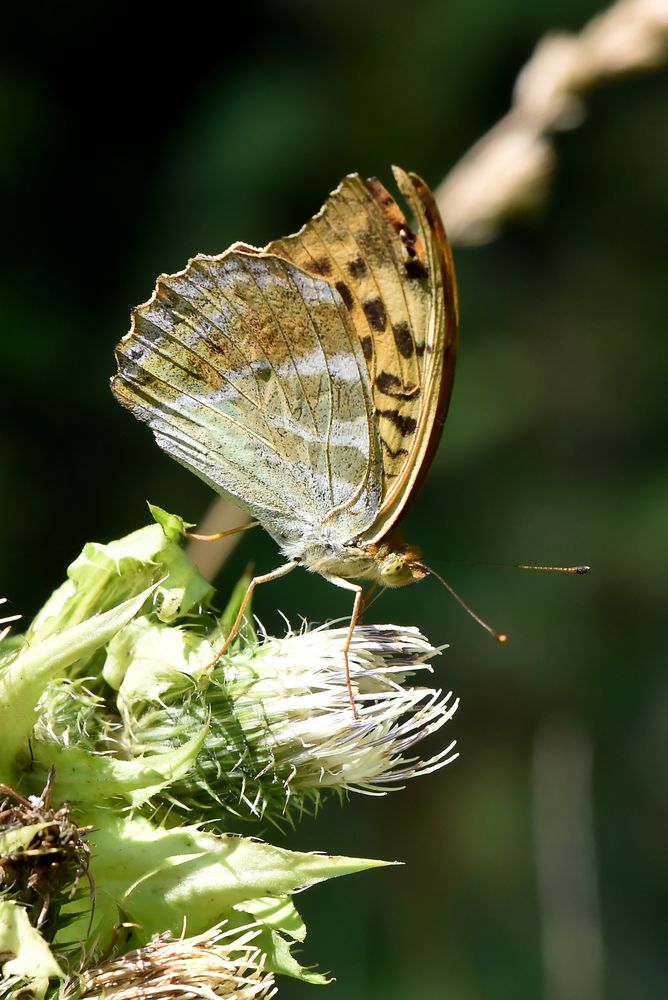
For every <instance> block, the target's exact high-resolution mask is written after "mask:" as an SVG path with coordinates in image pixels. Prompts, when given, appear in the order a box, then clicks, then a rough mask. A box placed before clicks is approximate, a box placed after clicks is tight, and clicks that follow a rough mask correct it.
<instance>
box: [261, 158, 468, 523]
mask: <svg viewBox="0 0 668 1000" xmlns="http://www.w3.org/2000/svg"><path fill="white" fill-rule="evenodd" d="M394 175H395V178H396V181H397V184H398V186H399V188H400V190H401V192H402V194H403V195H404V197H405V199H406V201H407V202H408V205H409V207H410V208H411V209H412V211H413V214H414V215H415V217H416V219H417V222H418V224H419V228H420V233H419V235H416V234H414V233H413V232H412V230H411V228H410V227H409V225H408V223H407V221H406V218H405V216H404V214H403V212H402V211H401V209H400V208H399V206H398V205H397V203H396V202H395V200H394V198H392V196H391V195H390V194H389V193H388V192H387V191H386V190H385V188H384V187H383V185H382V184H381V183H380V182H379V181H377V180H376V179H375V178H373V179H371V180H368V181H366V182H365V181H363V180H362V179H361V178H360V177H359V175H357V174H351V175H350V176H348V177H346V178H344V180H343V181H342V182H341V184H340V185H339V187H338V188H337V189H336V191H334V192H333V193H332V194H331V195H330V197H329V198H328V200H327V201H326V202H325V204H324V205H323V207H322V209H321V210H320V212H318V214H317V215H316V216H314V218H313V219H311V221H310V222H308V223H307V224H306V225H305V226H304V228H303V229H301V230H300V231H299V232H298V233H297V234H295V235H294V236H290V237H287V238H285V239H282V240H275V241H274V242H272V243H270V244H269V246H268V247H267V248H266V250H265V252H270V253H274V254H278V255H279V256H281V257H284V258H286V259H288V260H290V261H292V262H293V263H296V264H298V265H299V266H300V267H302V268H304V270H306V271H309V272H310V273H312V274H316V275H318V276H320V277H324V278H325V279H326V280H327V281H329V282H330V283H331V284H333V285H334V286H335V287H336V288H337V290H338V291H339V293H340V295H341V297H342V298H343V300H344V302H345V304H346V306H347V308H348V310H349V312H350V317H351V319H352V321H353V325H354V327H355V329H356V331H357V334H358V336H359V338H360V343H361V345H362V350H363V353H364V358H365V361H366V364H367V368H368V371H369V376H370V380H371V384H372V391H373V399H374V405H375V410H376V419H377V423H378V430H379V435H380V440H381V443H382V459H383V499H382V504H381V508H380V511H379V513H378V516H377V518H376V520H375V521H374V524H373V525H372V526H371V528H370V529H369V531H368V532H367V533H365V540H366V541H368V542H376V541H379V540H380V539H381V538H382V537H383V536H384V535H385V534H387V532H388V531H389V530H390V529H391V528H392V527H393V525H395V524H396V523H397V522H398V520H399V519H400V517H401V516H402V514H403V513H405V511H406V509H407V507H408V506H409V504H410V502H411V500H412V498H413V497H414V495H415V492H416V490H417V489H418V488H419V486H420V484H421V482H422V480H423V478H424V476H425V474H426V472H427V469H428V467H429V465H430V464H431V460H432V458H433V456H434V453H435V450H436V447H437V445H438V441H439V439H440V435H441V431H442V428H443V423H444V420H445V415H446V411H447V406H448V402H449V398H450V391H451V388H452V379H453V375H454V364H455V354H456V348H457V337H458V315H457V294H456V288H455V278H454V268H453V263H452V255H451V252H450V248H449V246H448V242H447V239H446V236H445V232H444V229H443V224H442V222H441V219H440V215H439V213H438V209H437V208H436V205H435V203H434V200H433V197H432V195H431V192H430V191H429V189H428V188H427V186H426V185H425V184H424V182H423V181H421V180H420V178H419V177H417V176H416V175H415V174H407V173H405V172H404V171H403V170H400V169H399V168H397V167H395V168H394Z"/></svg>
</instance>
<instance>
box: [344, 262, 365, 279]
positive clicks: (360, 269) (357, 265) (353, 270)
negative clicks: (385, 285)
mask: <svg viewBox="0 0 668 1000" xmlns="http://www.w3.org/2000/svg"><path fill="white" fill-rule="evenodd" d="M366 272H367V267H366V261H365V260H364V259H363V258H362V257H356V258H355V260H351V261H349V262H348V273H349V274H350V277H351V278H363V277H364V275H365V274H366Z"/></svg>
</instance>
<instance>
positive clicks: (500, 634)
mask: <svg viewBox="0 0 668 1000" xmlns="http://www.w3.org/2000/svg"><path fill="white" fill-rule="evenodd" d="M412 565H413V566H417V567H418V568H419V569H422V570H424V571H425V573H428V574H429V576H434V577H436V579H437V580H438V582H439V583H442V584H443V586H444V587H445V589H446V590H447V591H448V593H449V594H451V595H452V597H454V599H455V600H456V601H457V604H459V606H460V607H462V608H463V609H464V611H466V613H467V614H469V615H470V616H471V618H473V620H474V621H476V622H477V623H478V625H482V627H483V628H484V629H485V630H486V631H487V632H489V634H490V635H492V636H494V638H495V639H496V641H497V642H507V641H508V636H507V635H506V634H505V632H497V630H496V629H495V628H492V626H491V625H489V624H488V623H487V622H486V621H485V620H484V619H483V618H481V617H480V615H477V614H476V613H475V611H474V610H473V608H472V607H470V606H469V605H468V604H467V603H466V601H465V600H464V598H463V597H460V596H459V594H458V593H457V591H456V590H454V589H453V588H452V587H451V586H450V584H449V583H448V582H447V580H444V579H443V577H442V576H441V575H440V574H439V573H437V572H436V571H435V570H433V569H431V568H430V567H429V566H426V565H425V564H424V563H422V562H415V563H412Z"/></svg>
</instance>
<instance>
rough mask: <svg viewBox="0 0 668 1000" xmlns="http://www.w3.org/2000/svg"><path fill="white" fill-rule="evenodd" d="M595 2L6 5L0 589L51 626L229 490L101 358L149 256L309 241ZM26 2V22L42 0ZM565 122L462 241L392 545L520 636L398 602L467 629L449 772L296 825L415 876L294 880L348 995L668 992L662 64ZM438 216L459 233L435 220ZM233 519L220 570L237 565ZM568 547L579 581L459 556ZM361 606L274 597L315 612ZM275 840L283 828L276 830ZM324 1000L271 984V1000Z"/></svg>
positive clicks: (326, 846) (475, 115)
mask: <svg viewBox="0 0 668 1000" xmlns="http://www.w3.org/2000/svg"><path fill="white" fill-rule="evenodd" d="M599 9H600V8H599V6H598V5H597V4H596V3H593V2H589V0H562V2H556V0H546V2H543V3H541V4H535V3H531V2H527V0H524V2H521V0H510V2H508V3H499V2H498V0H451V2H439V0H413V2H411V3H410V4H406V3H398V2H394V0H393V2H386V3H384V4H382V5H381V4H372V3H366V4H365V3H359V2H358V3H346V2H336V0H334V2H330V3H328V4H325V3H313V2H311V3H306V2H301V3H300V2H288V3H283V4H278V3H276V4H263V3H256V2H249V3H247V4H245V5H243V4H242V5H238V4H237V5H224V4H223V5H220V7H218V8H217V9H215V10H214V8H213V7H211V8H210V9H208V8H207V7H202V6H201V5H193V6H185V7H184V8H183V9H182V10H181V12H180V13H179V14H178V15H177V14H169V13H167V12H166V10H165V9H162V8H156V9H155V10H154V11H152V10H151V9H150V8H149V7H148V6H145V7H143V8H142V9H141V10H140V8H139V6H138V5H135V6H132V7H130V6H128V7H127V8H125V7H124V6H123V5H122V4H121V5H118V4H114V5H106V4H105V3H98V4H92V5H88V4H83V3H81V2H80V0H70V2H68V3H57V4H48V5H46V4H43V5H39V4H38V5H36V6H33V7H31V13H30V14H27V13H22V12H21V11H20V10H19V8H18V7H14V8H13V9H12V10H11V11H6V12H5V13H4V15H3V22H4V30H3V39H2V41H1V42H0V46H1V51H2V56H1V62H0V120H1V122H2V155H1V157H0V185H1V188H2V194H1V203H2V241H1V243H2V248H1V252H2V254H3V256H4V263H3V267H2V270H1V271H0V303H1V309H2V330H1V333H0V337H1V338H2V339H1V344H2V355H1V357H2V362H1V365H2V372H3V377H2V393H1V395H0V407H1V420H0V475H1V482H2V491H1V501H2V507H1V509H0V553H1V558H0V594H2V595H6V596H7V597H9V598H11V599H12V602H13V604H12V610H16V611H21V612H23V613H24V614H25V615H27V616H31V615H32V614H33V613H34V612H35V611H36V610H37V609H38V608H39V606H40V605H41V603H42V602H43V601H44V599H45V598H46V597H47V595H48V594H49V593H50V591H51V590H52V589H53V588H54V587H55V586H56V585H57V584H58V583H59V582H60V581H61V579H62V578H63V575H64V572H65V567H66V565H67V564H68V563H69V562H70V561H71V560H72V558H73V557H74V556H75V555H76V554H77V553H78V552H79V550H80V549H81V547H82V545H83V543H84V542H85V541H86V540H88V539H99V540H108V539H110V538H114V537H118V536H120V535H122V534H124V533H126V532H128V531H130V530H132V529H133V528H135V527H138V526H140V525H141V524H143V523H145V522H146V521H147V511H146V507H145V500H146V499H147V498H148V499H150V500H152V501H153V502H155V503H158V504H160V505H162V506H163V507H165V508H167V509H169V510H173V511H177V512H179V513H181V514H182V515H183V516H184V517H186V518H187V519H189V520H191V521H197V520H198V519H199V518H200V517H201V515H202V514H203V513H204V511H205V510H206V508H207V506H208V504H209V502H210V499H211V495H210V493H209V492H208V491H207V489H206V488H205V487H204V486H203V485H202V484H201V483H200V482H199V481H198V480H196V479H195V478H194V477H193V476H191V475H190V474H188V473H187V472H186V471H184V470H182V469H181V468H179V467H178V466H177V465H176V464H174V463H173V462H171V461H170V460H169V459H168V458H167V457H166V456H165V455H163V454H162V452H160V451H159V450H158V448H157V447H156V446H155V444H154V442H153V439H152V436H151V434H150V433H149V432H148V430H147V428H145V427H144V426H140V425H139V424H138V423H137V422H135V421H134V420H132V418H131V417H130V416H129V414H128V413H126V412H125V411H123V410H122V409H121V408H120V407H119V406H118V405H117V404H116V403H115V402H114V400H113V399H112V396H111V394H110V392H109V390H108V379H109V376H110V375H111V374H112V371H113V369H114V362H113V347H114V344H115V343H116V341H117V340H118V339H119V337H120V336H121V335H122V334H123V333H124V332H125V331H126V329H127V327H128V313H129V309H130V307H131V306H132V305H134V304H136V303H138V302H141V301H144V300H145V299H146V298H147V297H148V295H149V294H150V292H151V290H152V288H153V283H154V279H155V276H156V275H157V274H158V273H159V272H160V271H172V270H176V269H178V268H180V267H182V266H183V265H184V263H185V261H186V259H187V258H188V257H189V256H191V255H192V254H194V253H196V252H198V251H205V252H209V253H215V252H219V251H221V250H223V249H225V248H226V247H227V246H228V244H230V243H231V242H233V241H234V240H237V239H240V240H245V241H248V242H251V243H255V244H263V243H266V242H267V241H268V240H270V239H272V238H273V237H276V236H279V235H283V234H286V233H289V232H293V231H294V230H295V229H297V228H299V226H300V225H301V224H302V223H303V222H305V221H306V220H307V218H309V217H310V216H311V215H312V214H313V212H314V211H316V209H317V208H319V206H320V204H321V203H322V201H323V199H324V197H325V195H326V193H327V192H328V191H329V190H330V189H331V188H333V187H334V186H335V185H336V184H337V183H338V181H339V179H340V177H341V176H342V175H343V174H344V173H346V172H349V171H351V170H358V171H360V172H362V173H364V174H378V175H379V176H380V177H381V179H383V180H384V181H386V182H388V181H389V180H390V173H389V165H390V163H392V162H396V163H399V164H401V165H402V166H404V167H406V168H408V169H413V170H416V171H417V172H419V173H420V174H422V175H423V176H424V177H425V179H426V180H427V181H428V182H430V183H431V184H432V185H434V186H435V185H436V184H438V182H439V181H440V180H441V179H442V178H443V177H444V176H445V174H446V173H447V171H448V170H449V169H450V167H451V166H452V165H453V164H454V163H455V162H456V161H457V160H458V159H459V157H460V156H461V155H462V154H463V153H464V152H465V151H466V150H467V149H468V147H469V146H470V145H471V144H472V143H473V142H474V141H475V140H476V139H477V138H478V137H479V136H480V135H482V134H483V132H484V131H485V130H487V129H488V128H489V127H490V126H491V125H492V124H493V123H494V122H495V121H496V120H497V119H498V118H499V117H500V116H501V115H502V114H503V113H504V112H505V110H506V108H507V106H508V103H509V99H510V94H511V89H512V83H513V80H514V78H515V75H516V74H517V72H518V70H519V68H520V67H521V65H522V64H523V63H524V62H525V61H526V59H527V58H528V56H529V55H530V53H531V51H532V49H533V46H534V44H535V42H536V41H537V40H538V38H539V37H540V36H541V35H542V34H543V33H544V32H545V31H546V30H548V29H550V28H553V27H562V28H570V29H578V28H579V27H581V26H582V24H584V22H585V21H586V20H587V19H588V18H589V17H591V16H592V15H593V14H594V13H595V12H596V11H597V10H599ZM26 10H27V9H26ZM588 108H589V113H588V118H587V121H586V122H585V123H584V125H583V126H582V127H581V128H580V129H579V130H577V131H575V132H572V133H566V134H563V135H562V136H560V137H559V139H558V143H557V148H558V153H559V169H558V173H557V176H556V178H555V184H554V188H553V193H552V196H551V198H550V200H549V202H548V203H547V204H546V206H545V208H544V209H543V211H542V212H541V213H540V215H539V216H538V217H534V218H533V219H531V220H528V221H525V222H521V223H516V224H514V225H513V226H511V227H509V228H507V229H506V230H505V231H504V233H503V234H502V236H501V238H499V239H498V240H497V241H496V242H494V243H492V244H490V245H489V246H486V247H484V248H480V249H468V250H462V249H458V250H457V251H456V254H455V257H456V264H457V268H458V276H459V284H460V295H461V306H462V349H461V356H460V364H459V369H458V374H457V379H456V382H455V390H454V396H453V403H452V407H451V411H450V416H449V418H448V424H447V428H446V432H445V435H444V441H443V444H442V447H441V450H440V452H439V455H438V457H437V460H436V463H435V467H434V469H433V471H432V473H431V475H430V477H429V480H428V482H427V484H426V486H425V488H424V491H423V492H422V494H421V496H420V498H419V499H418V501H417V502H416V504H415V508H414V510H413V512H412V515H411V516H410V517H409V518H408V519H407V521H406V522H405V532H406V535H407V537H408V538H409V539H410V540H411V541H414V542H415V543H417V544H418V545H420V546H421V547H422V549H423V551H424V553H425V557H426V558H427V560H428V561H430V562H431V563H432V564H433V565H434V566H435V567H436V568H438V569H440V570H441V571H442V572H443V573H444V574H445V575H446V576H447V578H448V579H449V580H450V581H451V582H452V584H453V585H454V586H456V587H457V588H458V589H459V590H460V591H461V592H462V593H463V594H464V595H465V596H466V598H467V599H468V600H470V601H471V603H472V604H473V605H474V606H475V608H476V609H477V610H478V611H479V612H480V613H481V614H482V615H483V616H486V617H488V618H489V620H490V621H492V623H493V624H494V625H496V626H497V627H498V628H500V629H503V630H504V631H506V632H508V634H509V635H510V642H509V643H508V645H507V647H505V648H501V647H499V646H497V645H496V644H495V643H494V642H492V641H491V640H490V639H489V637H488V636H487V635H486V633H484V632H483V631H482V630H481V629H479V628H477V627H476V626H475V625H474V623H473V622H472V621H471V620H470V619H469V618H467V617H466V616H465V615H464V614H463V613H462V612H461V611H460V610H459V609H458V607H457V606H456V605H455V604H454V602H453V601H452V600H451V599H450V598H449V597H448V596H447V595H446V594H445V592H444V591H443V590H442V589H441V588H439V586H438V585H437V584H436V583H435V582H433V581H429V580H428V581H426V582H424V583H422V584H421V585H420V586H417V587H414V588H409V589H407V590H405V591H400V592H396V593H394V594H389V595H387V596H386V597H385V598H383V600H382V601H381V602H380V603H378V604H377V605H376V606H375V608H374V612H373V614H374V617H375V619H376V620H378V621H393V622H399V621H400V622H405V623H410V624H417V625H419V626H420V628H421V629H423V630H424V632H425V633H426V635H428V636H429V637H430V639H431V640H432V641H433V642H434V643H437V644H444V643H448V644H449V645H450V648H449V649H448V650H447V651H446V652H445V653H444V655H443V657H442V658H441V659H440V660H439V661H438V663H437V664H436V673H435V682H437V683H438V684H439V685H443V686H445V687H446V688H452V689H453V690H454V691H455V692H456V693H457V694H458V695H459V696H460V697H461V700H462V704H461V707H460V710H459V712H458V714H457V716H456V717H455V720H454V721H453V722H452V723H450V724H449V727H448V729H449V731H448V733H447V736H448V737H456V738H457V740H458V744H459V749H460V751H461V757H460V758H459V760H457V761H456V763H454V764H453V765H451V766H450V767H448V768H446V769H445V770H444V771H441V772H439V773H437V774H436V775H433V776H431V777H428V778H424V779H421V780H420V781H419V782H417V781H416V782H413V783H412V785H410V786H409V787H408V788H407V789H406V790H405V791H404V792H402V793H399V794H398V795H392V796H388V797H387V798H385V799H380V800H371V799H367V798H363V797H359V796H358V797H353V798H352V799H351V800H350V802H349V803H348V804H347V805H346V806H345V808H344V809H339V808H338V807H336V806H335V805H334V804H332V805H331V806H330V807H329V808H328V809H325V811H324V812H323V814H322V815H321V816H320V817H319V819H318V820H317V821H308V822H306V823H304V824H303V825H302V826H301V827H300V828H299V830H298V831H296V833H294V834H292V835H289V836H288V835H286V836H285V837H284V838H279V842H282V843H284V844H286V845H289V846H296V847H299V848H302V849H318V850H327V851H330V852H332V853H341V854H345V853H350V854H357V855H359V854H361V855H366V856H369V857H374V856H376V857H385V858H396V859H401V860H403V861H404V862H405V867H403V868H398V869H392V870H386V871H382V872H374V873H371V874H367V875H364V876H358V877H355V878H350V879H346V880H343V881H341V882H337V883H334V884H331V885H326V886H323V887H321V888H320V889H316V890H314V891H313V892H311V893H309V894H307V895H306V896H304V897H302V898H301V901H300V905H301V906H302V908H303V910H304V912H305V914H306V917H307V919H308V922H309V927H310V934H309V939H308V941H307V944H306V946H305V949H304V951H303V952H302V956H303V958H304V959H305V960H307V961H309V960H311V961H314V962H317V963H318V964H319V965H320V967H321V968H323V969H331V970H332V971H333V972H334V974H335V975H336V976H337V982H336V983H335V984H334V985H332V986H331V987H329V988H328V991H327V996H329V997H331V998H332V1000H337V998H344V997H345V998H347V1000H361V998H365V1000H373V998H381V997H382V998H392V1000H408V998H413V997H443V998H446V1000H506V998H511V997H512V998H513V1000H523V998H527V1000H530V998H531V1000H533V998H537V997H546V998H548V1000H600V998H601V1000H602V998H604V997H605V998H606V1000H607V998H610V1000H636V998H643V1000H644V998H659V997H664V996H667V995H668V951H667V949H666V930H667V929H668V922H667V919H666V906H667V903H668V898H667V896H668V892H667V889H668V856H667V852H666V846H667V838H666V833H667V823H666V819H667V812H668V794H667V789H666V778H665V774H666V758H667V750H668V674H667V672H666V652H667V647H668V631H667V629H666V614H665V602H666V601H665V595H666V566H667V563H668V559H667V557H668V467H667V465H666V461H665V451H666V396H667V388H666V387H667V386H668V349H667V346H666V314H667V306H668V302H667V298H668V297H667V295H666V289H667V281H666V230H667V226H668V75H667V74H666V73H665V72H663V73H652V74H647V75H643V76H637V77H633V78H628V79H623V80H618V81H615V82H614V83H612V84H611V85H609V86H607V87H606V88H605V89H604V90H601V91H600V92H598V93H596V94H595V95H594V96H593V98H592V100H591V101H590V102H589V105H588ZM445 221H446V225H447V219H446V220H445ZM250 559H252V560H254V561H255V564H256V566H257V567H258V569H259V570H269V569H271V568H273V567H274V566H275V565H276V559H277V557H276V550H275V546H274V545H273V543H272V542H271V541H270V540H269V539H268V538H267V537H263V536H262V534H261V533H257V532H254V533H252V535H249V536H246V537H245V538H244V541H243V543H242V544H241V546H240V547H239V549H238V550H237V552H236V553H235V555H234V557H233V559H232V561H231V562H230V564H229V565H228V566H227V567H226V569H225V571H224V573H223V575H222V577H221V579H220V580H219V581H218V582H219V584H220V587H221V590H222V591H223V594H226V593H228V592H229V589H230V588H231V586H232V584H233V583H234V581H235V579H236V578H237V576H238V575H239V574H240V572H241V571H242V569H243V567H244V565H245V563H246V561H247V560H250ZM449 559H452V560H457V559H462V560H465V559H483V560H491V561H501V562H511V563H514V562H532V563H536V562H545V563H579V562H589V563H591V564H592V565H593V567H594V569H593V571H592V573H591V574H590V575H589V576H588V577H586V578H569V577H559V576H549V575H541V576H536V575H532V574H525V573H514V572H512V571H510V570H495V569H482V568H476V569H473V568H466V567H461V566H448V563H447V561H446V560H449ZM348 604H349V602H348V599H347V597H346V595H343V594H340V593H338V592H336V591H335V589H334V588H333V587H331V586H329V585H327V584H326V583H324V582H322V581H320V580H317V579H309V578H306V577H305V575H304V574H294V575H293V576H291V577H290V578H288V579H286V580H285V581H284V582H278V583H276V584H273V585H272V587H271V588H266V589H265V591H264V593H263V592H260V593H259V594H258V598H257V603H256V610H257V612H258V613H259V615H260V617H261V618H262V620H263V621H264V622H265V623H266V624H267V625H268V626H269V627H275V628H277V629H280V628H282V625H281V622H280V619H279V618H278V616H277V615H276V614H275V609H276V607H277V606H278V607H280V608H281V609H282V610H283V611H285V613H286V614H287V615H288V616H289V617H290V618H291V620H292V621H293V622H297V621H298V618H299V615H304V616H306V617H308V618H309V619H311V620H322V619H324V618H326V617H333V616H336V615H339V614H343V613H345V612H346V611H347V608H348ZM265 833H266V835H267V836H269V837H271V838H274V839H275V838H276V835H275V834H274V833H273V832H272V831H271V830H267V831H265ZM315 991H316V987H307V986H304V985H302V984H298V983H292V982H289V981H283V982H282V983H281V989H280V995H281V996H282V997H284V998H302V997H306V996H307V995H315Z"/></svg>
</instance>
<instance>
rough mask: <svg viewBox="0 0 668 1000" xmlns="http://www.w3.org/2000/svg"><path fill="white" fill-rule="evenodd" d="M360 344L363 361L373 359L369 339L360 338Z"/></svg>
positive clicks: (371, 345)
mask: <svg viewBox="0 0 668 1000" xmlns="http://www.w3.org/2000/svg"><path fill="white" fill-rule="evenodd" d="M360 344H361V345H362V353H363V354H364V360H365V361H371V359H372V357H373V340H372V339H371V337H360Z"/></svg>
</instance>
